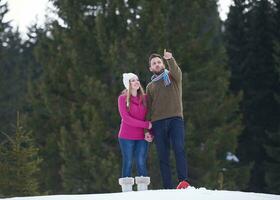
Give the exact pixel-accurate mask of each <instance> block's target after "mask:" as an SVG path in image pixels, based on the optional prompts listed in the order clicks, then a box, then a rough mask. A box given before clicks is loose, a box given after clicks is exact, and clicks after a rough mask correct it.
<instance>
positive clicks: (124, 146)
mask: <svg viewBox="0 0 280 200" xmlns="http://www.w3.org/2000/svg"><path fill="white" fill-rule="evenodd" d="M119 143H120V147H121V152H122V177H131V172H132V163H133V160H135V162H136V168H137V175H138V176H147V166H146V160H147V154H148V142H147V141H146V140H127V139H122V138H119Z"/></svg>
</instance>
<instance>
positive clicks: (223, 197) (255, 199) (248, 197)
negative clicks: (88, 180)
mask: <svg viewBox="0 0 280 200" xmlns="http://www.w3.org/2000/svg"><path fill="white" fill-rule="evenodd" d="M150 199H151V200H280V195H273V194H262V193H252V192H238V191H225V190H222V191H218V190H207V189H205V188H198V189H197V188H194V187H189V188H188V189H184V190H148V191H139V192H136V191H133V192H125V193H107V194H87V195H54V196H40V197H39V196H36V197H15V198H8V199H6V200H150Z"/></svg>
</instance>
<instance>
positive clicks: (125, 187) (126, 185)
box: [119, 177, 134, 192]
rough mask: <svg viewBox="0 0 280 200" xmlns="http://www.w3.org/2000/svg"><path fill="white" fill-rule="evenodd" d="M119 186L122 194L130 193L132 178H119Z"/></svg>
mask: <svg viewBox="0 0 280 200" xmlns="http://www.w3.org/2000/svg"><path fill="white" fill-rule="evenodd" d="M119 184H120V185H121V186H122V191H123V192H130V191H132V185H133V184H134V178H132V177H125V178H119Z"/></svg>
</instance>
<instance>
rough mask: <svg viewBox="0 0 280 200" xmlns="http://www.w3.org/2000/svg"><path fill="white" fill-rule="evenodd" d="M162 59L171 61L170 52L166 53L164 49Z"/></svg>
mask: <svg viewBox="0 0 280 200" xmlns="http://www.w3.org/2000/svg"><path fill="white" fill-rule="evenodd" d="M163 58H164V59H165V60H169V59H171V58H172V53H170V52H168V51H166V49H164V52H163Z"/></svg>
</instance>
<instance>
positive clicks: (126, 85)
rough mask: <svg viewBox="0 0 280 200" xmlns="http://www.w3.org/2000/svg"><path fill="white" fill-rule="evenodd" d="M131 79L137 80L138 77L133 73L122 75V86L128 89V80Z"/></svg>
mask: <svg viewBox="0 0 280 200" xmlns="http://www.w3.org/2000/svg"><path fill="white" fill-rule="evenodd" d="M132 78H138V76H137V75H136V74H133V73H124V74H123V84H124V87H125V88H126V89H128V88H129V80H130V79H132Z"/></svg>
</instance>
